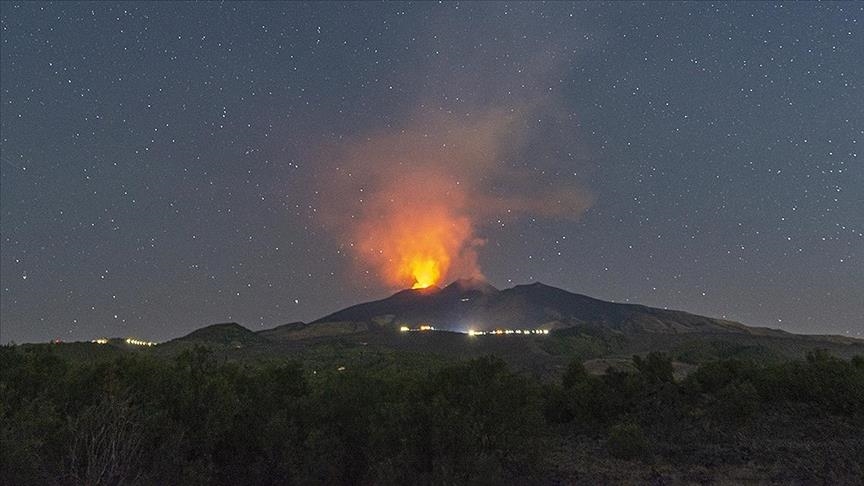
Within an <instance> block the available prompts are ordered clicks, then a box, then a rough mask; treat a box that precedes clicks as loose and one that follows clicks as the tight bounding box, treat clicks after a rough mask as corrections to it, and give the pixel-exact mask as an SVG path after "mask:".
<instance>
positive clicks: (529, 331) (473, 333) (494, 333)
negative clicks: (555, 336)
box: [468, 329, 549, 336]
mask: <svg viewBox="0 0 864 486" xmlns="http://www.w3.org/2000/svg"><path fill="white" fill-rule="evenodd" d="M502 334H522V335H523V336H524V335H526V334H539V335H546V334H549V329H495V330H494V331H475V330H474V329H469V330H468V335H469V336H500V335H502Z"/></svg>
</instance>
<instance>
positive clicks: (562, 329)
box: [151, 279, 864, 376]
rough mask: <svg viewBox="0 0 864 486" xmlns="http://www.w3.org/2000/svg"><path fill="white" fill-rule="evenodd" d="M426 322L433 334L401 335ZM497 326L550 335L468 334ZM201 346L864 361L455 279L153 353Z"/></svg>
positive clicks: (615, 306) (844, 341) (279, 351)
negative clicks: (818, 356) (822, 356)
mask: <svg viewBox="0 0 864 486" xmlns="http://www.w3.org/2000/svg"><path fill="white" fill-rule="evenodd" d="M424 325H425V326H431V327H434V328H435V331H436V332H401V330H402V329H403V328H408V329H415V330H416V329H419V328H420V326H424ZM498 329H502V330H506V329H511V330H522V331H524V330H526V329H528V330H535V329H544V330H548V331H549V333H548V334H543V335H541V336H538V335H536V334H535V333H529V335H526V334H525V333H524V332H523V333H522V334H521V335H517V334H516V333H515V332H514V333H513V334H506V333H505V334H506V335H503V336H498V335H496V336H477V335H476V334H477V333H475V335H474V336H470V335H467V334H466V333H468V331H469V330H474V331H491V330H498ZM439 331H440V332H439ZM199 345H204V346H207V347H209V348H211V349H213V350H215V351H217V352H219V353H221V354H222V355H224V357H225V358H226V359H246V358H251V359H271V358H278V357H285V356H291V357H293V358H295V359H301V360H304V361H309V362H311V363H316V364H315V366H324V367H326V366H330V365H332V366H335V367H336V368H338V367H340V366H343V365H346V364H347V363H355V364H356V363H360V362H368V363H378V365H384V364H387V363H390V364H392V363H394V361H393V360H396V359H398V360H401V359H406V358H405V356H414V357H415V358H412V359H417V360H420V361H422V360H424V359H427V358H428V357H430V356H437V357H439V358H442V357H443V358H444V359H447V360H452V359H457V360H458V359H467V358H472V357H479V356H485V355H489V354H494V355H496V356H499V357H502V358H504V359H505V360H506V361H508V362H509V363H510V364H511V365H512V366H514V369H517V370H526V371H530V372H531V373H536V374H538V375H541V376H553V375H555V374H556V373H560V372H562V370H564V369H565V368H566V366H567V363H569V362H570V361H571V360H572V359H573V357H574V356H575V357H579V358H580V359H583V360H584V359H593V360H595V361H597V360H600V361H597V363H599V364H596V367H597V368H598V369H600V370H601V371H602V370H603V369H606V367H607V366H609V364H610V363H612V362H614V360H618V361H621V362H628V363H629V359H630V357H631V356H632V355H633V354H639V353H646V352H650V351H664V352H668V353H671V354H672V355H673V356H675V357H676V359H680V360H682V361H684V362H688V363H695V362H703V361H709V360H712V359H721V358H741V359H767V360H770V359H777V358H790V357H798V358H800V357H803V356H804V354H805V353H806V352H808V351H812V350H815V349H825V350H829V351H830V352H831V353H833V354H835V355H837V356H846V357H849V356H853V355H856V354H864V341H861V340H859V339H852V338H847V337H842V336H806V335H798V334H791V333H788V332H785V331H780V330H776V329H767V328H758V327H749V326H745V325H743V324H740V323H737V322H732V321H727V320H723V319H714V318H710V317H704V316H698V315H694V314H690V313H687V312H683V311H676V310H666V309H657V308H652V307H647V306H643V305H635V304H620V303H615V302H607V301H603V300H599V299H595V298H592V297H588V296H585V295H580V294H575V293H571V292H567V291H565V290H562V289H559V288H555V287H550V286H548V285H544V284H541V283H533V284H530V285H517V286H515V287H513V288H509V289H504V290H499V289H496V288H495V287H493V286H492V285H490V284H488V283H487V282H485V281H482V280H477V279H474V280H457V281H455V282H453V283H451V284H450V285H448V286H446V287H444V288H438V287H429V288H425V289H416V290H402V291H400V292H397V293H395V294H393V295H391V296H389V297H387V298H385V299H382V300H376V301H372V302H366V303H362V304H358V305H354V306H351V307H348V308H346V309H343V310H340V311H338V312H335V313H333V314H330V315H327V316H325V317H322V318H320V319H317V320H315V321H313V322H311V323H303V322H292V323H290V324H284V325H281V326H277V327H275V328H272V329H265V330H261V331H258V332H253V331H250V330H248V329H246V328H244V327H242V326H241V325H239V324H234V323H229V324H218V325H214V326H209V327H205V328H203V329H199V330H198V331H195V332H193V333H191V334H189V335H187V336H184V337H181V338H178V339H174V340H172V341H169V342H167V343H163V344H160V345H159V346H155V347H153V348H152V351H151V352H153V353H155V354H159V355H165V356H171V355H176V354H177V353H180V352H182V351H183V350H186V349H190V348H192V347H195V346H199ZM406 353H407V354H406ZM609 360H613V361H609ZM325 363H326V366H325ZM368 363H367V364H368ZM334 369H335V368H334Z"/></svg>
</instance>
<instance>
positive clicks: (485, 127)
mask: <svg viewBox="0 0 864 486" xmlns="http://www.w3.org/2000/svg"><path fill="white" fill-rule="evenodd" d="M0 8H2V15H0V16H2V32H0V34H2V39H0V49H2V50H0V69H2V71H0V74H2V76H0V85H2V93H0V96H2V100H0V101H2V105H0V139H2V140H0V157H2V164H0V176H2V179H0V182H2V191H0V202H2V219H0V233H2V240H0V244H2V252H0V253H2V259H0V265H2V268H0V270H2V271H0V290H2V293H0V304H2V321H0V342H3V343H6V342H10V341H15V342H29V341H47V340H49V339H53V338H60V339H63V340H67V341H71V340H88V339H92V338H95V337H100V336H137V337H140V338H144V339H151V340H167V339H170V338H173V337H177V336H180V335H182V334H185V333H187V332H189V331H191V330H194V329H196V328H198V327H202V326H204V325H207V324H211V323H215V322H224V321H236V322H239V323H241V324H243V325H245V326H246V327H248V328H250V329H253V330H258V329H262V328H269V327H274V326H277V325H279V324H283V323H286V322H291V321H296V320H306V321H308V320H312V319H315V318H317V317H320V316H322V315H324V314H326V313H329V312H332V311H335V310H337V309H340V308H342V307H345V306H348V305H352V304H355V303H359V302H362V301H366V300H371V299H375V298H382V297H384V296H386V295H389V294H390V293H391V292H392V291H394V285H393V283H392V282H387V281H385V280H383V279H382V278H381V275H380V273H379V272H377V271H376V269H375V267H374V262H370V261H368V260H364V259H362V258H358V257H357V252H356V251H354V250H353V248H354V244H355V243H357V244H359V240H357V239H356V237H357V235H356V232H354V233H352V230H351V228H353V229H355V230H356V229H358V228H360V227H362V225H358V224H355V222H356V221H358V219H356V218H361V219H362V218H363V217H368V215H369V212H370V211H368V210H366V209H364V204H367V201H368V200H366V199H364V198H365V196H364V194H361V193H362V191H363V190H364V189H367V190H369V191H372V192H373V194H372V195H371V196H370V199H372V200H374V199H375V198H378V199H381V198H382V197H383V198H385V199H386V198H387V194H388V192H387V191H388V189H387V187H388V186H386V185H382V186H375V184H376V181H377V180H379V179H380V177H382V172H386V173H387V174H390V175H391V179H392V180H395V181H397V182H398V181H399V180H401V179H402V178H405V177H409V178H410V177H411V174H412V173H416V169H417V167H418V165H416V164H419V162H416V160H415V159H418V160H419V159H422V167H423V171H424V172H423V173H424V174H425V173H426V171H432V172H435V171H436V170H437V169H436V168H438V169H440V171H439V173H443V175H442V177H444V178H445V179H444V180H443V182H442V181H438V180H436V179H435V177H437V176H434V177H432V178H431V179H424V180H426V181H429V183H428V184H427V186H429V187H436V188H439V189H440V188H441V187H442V186H447V185H448V184H451V183H452V184H461V186H460V187H463V188H467V189H460V192H458V195H459V198H451V197H450V196H452V194H451V193H450V192H449V191H450V190H449V189H447V190H444V192H435V191H433V192H432V193H429V194H428V195H427V196H428V197H426V199H423V197H421V198H420V199H419V200H428V201H442V200H448V201H449V200H451V199H458V200H459V201H460V205H459V207H458V208H457V210H458V212H459V215H460V217H462V218H464V222H465V224H466V226H465V227H466V228H467V229H466V233H465V236H466V238H468V239H469V240H470V241H468V243H467V245H468V247H470V248H469V250H470V252H469V253H470V255H469V256H470V260H471V261H470V262H469V263H462V264H460V266H459V267H458V268H454V269H453V270H452V271H451V272H450V274H449V275H451V276H459V269H460V268H467V267H468V266H471V267H472V268H475V267H476V269H477V271H478V272H481V273H482V275H484V276H485V277H486V278H487V279H488V280H489V281H490V282H491V283H492V284H494V285H496V286H498V287H500V288H504V287H510V286H512V285H516V284H522V283H530V282H532V281H541V282H543V283H546V284H549V285H554V286H558V287H562V288H565V289H567V290H570V291H573V292H577V293H583V294H587V295H590V296H593V297H597V298H601V299H606V300H613V301H616V302H634V303H642V304H646V305H651V306H656V307H668V308H676V309H683V310H687V311H690V312H693V313H698V314H704V315H708V316H716V317H725V318H728V319H733V320H738V321H740V322H743V323H745V324H749V325H756V326H770V327H775V328H781V329H785V330H788V331H792V332H801V333H832V334H844V335H850V336H859V337H860V336H862V335H864V317H862V316H864V234H862V233H864V167H862V159H864V157H862V155H861V152H862V144H864V89H862V79H864V60H862V59H864V5H862V4H860V3H829V4H815V3H796V4H771V3H761V2H760V3H731V4H726V3H707V2H698V3H686V4H682V3H676V4H668V3H659V2H648V3H646V4H636V3H611V4H595V3H553V4H544V3H536V2H531V3H523V4H519V3H482V4H480V3H443V4H441V3H432V2H423V3H416V4H403V3H384V4H381V3H366V2H363V3H326V4H304V3H275V2H274V3H245V2H244V3H216V2H213V3H204V4H190V3H108V2H96V3H70V2H58V3H36V2H26V3H11V2H3V3H2V4H0ZM502 120H503V121H502ZM484 137H485V138H484ZM448 144H449V145H448ZM430 147H431V148H430ZM441 147H445V148H444V149H442V148H441ZM403 149H404V150H403ZM439 149H440V150H439ZM358 154H359V155H358ZM403 154H404V157H405V158H406V159H411V160H409V161H402V160H401V159H399V158H400V157H402V156H403ZM376 157H378V158H376ZM396 159H399V160H396ZM444 159H446V160H444ZM478 160H480V162H477V161H478ZM439 161H440V165H436V164H438V163H439ZM403 162H404V163H403ZM376 164H377V165H376ZM376 167H377V168H376ZM382 168H383V169H382ZM391 169H393V170H391ZM376 177H378V178H379V179H376ZM346 178H348V180H349V182H351V183H346ZM357 181H359V182H357ZM422 186H423V185H422V184H420V185H417V186H410V185H409V186H406V187H410V188H411V191H410V192H412V193H416V192H417V191H419V192H421V193H422V192H423V187H422ZM453 187H454V188H455V185H454V186H453ZM370 188H371V189H370ZM405 192H406V191H405V190H403V191H402V192H401V193H398V197H397V196H391V197H390V199H394V198H397V199H399V200H398V201H397V203H398V204H399V205H400V207H411V205H412V201H413V200H414V199H413V197H411V196H410V195H406V194H404V193H405ZM550 194H552V195H554V197H550ZM421 196H422V195H421ZM391 202H392V201H391ZM442 214H445V215H446V211H445V212H444V213H442ZM364 215H366V216H364ZM373 233H374V231H373ZM460 261H461V260H460Z"/></svg>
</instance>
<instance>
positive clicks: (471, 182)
mask: <svg viewBox="0 0 864 486" xmlns="http://www.w3.org/2000/svg"><path fill="white" fill-rule="evenodd" d="M521 120H523V117H520V116H517V115H514V114H512V113H502V112H498V111H489V112H485V113H478V114H474V115H472V116H471V117H465V118H455V117H453V116H443V115H430V114H426V115H421V116H418V118H417V120H415V121H414V122H413V123H408V124H407V125H406V126H405V127H403V128H401V129H396V130H394V129H388V130H383V131H378V132H375V131H373V132H369V133H365V134H360V135H358V136H357V137H354V138H352V139H346V140H340V141H339V142H338V143H336V144H335V145H334V146H333V147H331V148H330V149H324V150H323V154H324V155H323V159H324V162H322V163H323V164H332V165H331V167H332V169H331V170H329V171H326V172H325V171H322V174H326V175H324V176H322V177H324V180H322V181H321V184H320V186H319V187H320V188H321V190H320V191H319V192H318V194H319V201H320V208H321V212H320V213H319V214H320V216H321V218H322V223H323V224H324V226H325V227H327V228H328V230H330V231H331V232H332V233H333V234H335V235H337V236H338V238H339V241H340V251H341V250H344V251H345V254H346V255H348V256H351V257H353V263H354V264H355V269H356V270H358V272H359V273H358V276H359V277H360V278H364V279H365V278H369V277H371V278H374V279H375V280H376V281H377V283H378V284H379V285H381V286H383V287H386V288H389V289H404V288H408V287H411V288H415V289H422V288H427V287H431V286H435V285H439V284H442V283H445V282H448V281H450V280H453V279H457V278H483V274H482V272H481V271H480V266H479V265H478V257H477V252H478V250H479V248H480V247H481V246H483V244H484V242H485V240H484V239H482V238H479V237H478V236H477V234H478V233H480V232H481V231H482V229H483V226H484V224H488V222H489V221H496V220H497V221H501V220H502V218H518V217H520V216H522V215H531V216H532V217H546V218H568V219H569V218H578V217H579V215H581V214H582V212H584V210H585V209H586V208H587V207H589V206H590V204H591V197H590V195H588V194H587V193H586V192H585V191H583V190H582V189H581V187H578V186H576V185H574V184H573V183H572V182H569V181H561V180H558V181H556V180H551V179H548V178H544V177H542V176H540V175H538V174H537V173H533V172H530V171H526V170H519V169H517V168H514V167H513V166H512V165H508V164H506V163H503V162H502V160H506V159H507V158H508V157H514V156H517V155H515V154H520V153H521V152H520V150H521V148H522V147H523V142H524V138H525V137H527V135H526V134H525V133H524V132H525V130H524V129H523V128H521V125H520V122H521ZM525 156H528V155H525Z"/></svg>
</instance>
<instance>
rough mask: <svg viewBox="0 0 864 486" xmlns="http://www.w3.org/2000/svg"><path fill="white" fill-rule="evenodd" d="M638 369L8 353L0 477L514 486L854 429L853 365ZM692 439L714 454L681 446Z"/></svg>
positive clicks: (860, 377) (815, 360) (862, 388)
mask: <svg viewBox="0 0 864 486" xmlns="http://www.w3.org/2000/svg"><path fill="white" fill-rule="evenodd" d="M634 365H635V370H636V371H635V372H621V371H613V370H609V371H608V372H607V373H606V374H603V375H591V374H589V373H588V372H586V370H585V368H584V366H583V365H582V363H581V362H578V361H574V362H573V363H572V364H571V365H570V367H569V368H568V369H567V371H566V372H565V374H564V375H563V377H562V380H561V382H560V384H559V383H545V384H541V383H538V382H535V381H533V380H531V379H529V378H527V377H525V376H523V375H518V374H515V373H512V372H511V371H510V370H508V368H507V366H506V364H505V363H504V362H503V361H501V360H499V359H497V358H494V357H487V358H481V359H477V360H474V361H468V362H462V363H457V364H453V365H450V366H446V367H443V368H440V369H434V370H428V371H425V372H424V371H422V370H414V371H415V372H413V373H406V372H399V371H394V370H386V369H385V370H380V369H378V370H369V369H363V368H361V369H351V368H349V369H344V370H338V371H337V370H332V371H330V372H324V371H321V372H318V371H315V372H313V371H311V370H308V369H304V367H303V366H301V365H300V364H298V363H293V362H270V363H259V364H256V365H248V364H247V365H242V366H241V365H238V364H234V363H226V362H219V361H218V360H217V359H216V358H215V357H214V355H213V354H212V353H211V352H210V351H209V350H207V349H206V348H200V347H199V348H194V349H192V350H188V351H186V352H184V353H183V354H182V355H180V356H179V357H177V358H176V359H173V360H162V359H157V358H152V357H147V356H143V355H129V356H123V357H121V358H112V359H111V360H105V361H98V362H90V361H84V362H81V361H68V360H66V359H61V358H58V357H57V356H55V355H54V354H52V353H51V352H50V351H48V350H46V349H45V348H32V349H26V350H22V349H21V348H19V347H14V346H7V347H3V348H0V419H2V422H0V483H2V484H130V483H142V484H151V483H159V484H317V483H328V484H332V483H351V484H357V483H361V484H362V483H375V484H379V483H414V484H416V483H419V484H440V483H448V484H478V483H490V484H501V483H505V482H512V481H518V482H522V483H525V482H534V481H536V480H538V478H547V479H548V478H550V477H552V476H555V475H556V474H558V473H556V472H555V471H556V465H555V464H551V463H550V462H549V460H547V459H546V457H547V456H548V452H549V451H550V450H551V449H553V448H555V447H559V446H560V445H561V444H562V443H567V442H568V441H569V442H570V443H573V444H577V445H578V444H580V443H582V442H580V441H583V442H585V441H589V442H590V441H592V440H593V441H599V442H598V443H600V444H603V445H604V447H602V448H601V449H602V451H605V452H602V453H603V454H608V455H609V456H611V457H614V458H617V459H620V460H628V461H635V463H639V462H640V461H656V460H662V461H668V462H670V463H687V461H691V462H692V461H696V462H699V463H705V464H708V463H711V462H712V461H715V462H716V463H719V464H734V463H735V461H738V462H739V463H740V462H742V461H743V460H744V459H741V458H739V457H737V456H734V455H733V454H732V453H727V452H724V451H725V450H727V449H728V450H731V451H740V448H736V447H733V445H734V442H733V441H734V440H735V437H736V434H739V435H740V434H744V433H750V432H749V431H750V430H751V429H754V430H757V432H758V427H757V426H759V425H761V424H759V423H756V421H755V420H754V417H756V416H759V417H763V418H765V417H767V418H770V419H771V420H775V421H780V422H781V423H786V422H790V421H796V420H799V419H800V416H801V415H804V416H807V417H808V420H811V421H819V420H821V421H823V422H825V423H829V424H831V423H840V424H849V427H850V428H851V430H856V427H859V428H858V429H857V430H860V425H861V424H862V423H864V417H862V414H864V360H862V359H861V358H860V357H856V358H855V359H853V360H852V361H844V360H840V359H837V358H833V357H831V356H829V355H827V354H824V353H812V354H810V355H808V357H807V359H806V360H802V361H792V362H785V363H778V364H771V365H756V364H752V363H748V362H744V361H718V362H713V363H709V364H706V365H703V366H702V367H700V368H699V369H698V370H696V371H695V372H693V373H692V374H691V375H690V376H689V377H687V378H686V379H685V380H683V381H680V382H678V381H676V380H675V379H674V378H673V374H672V371H673V367H672V363H671V361H670V358H669V357H668V356H666V355H663V354H649V355H647V356H645V357H638V358H634ZM796 414H798V415H796ZM814 417H815V418H814ZM832 417H834V418H832ZM838 417H839V418H838ZM835 418H836V419H835ZM820 423H821V422H820ZM748 427H749V428H748ZM790 427H792V428H794V423H793V424H791V425H790ZM839 430H846V429H843V428H842V427H840V428H839ZM754 433H756V432H754ZM574 441H575V442H574ZM704 443H711V444H715V445H713V446H712V447H715V448H719V449H710V452H705V453H704V454H702V455H700V454H701V453H700V454H697V453H694V450H697V449H698V450H702V451H703V452H704V451H705V450H706V449H705V448H704V447H702V448H701V449H699V448H698V447H697V445H698V444H704ZM851 443H852V444H853V447H856V446H854V444H856V443H855V442H854V441H853V442H851ZM723 444H733V445H730V446H729V447H728V448H726V449H724V447H725V446H724V445H723ZM851 453H853V454H854V453H857V450H853V451H852V452H851ZM738 454H740V452H738ZM827 460H828V459H826V461H827ZM832 460H834V461H835V463H832V464H833V465H832V467H831V468H827V469H825V470H826V471H829V472H830V473H831V474H833V475H830V474H828V472H826V473H825V474H826V475H824V476H818V474H816V473H813V471H812V468H810V466H809V465H805V466H806V467H808V468H810V469H806V471H807V474H816V476H815V477H816V479H820V478H821V479H822V480H825V481H829V482H837V481H838V480H839V482H843V481H842V480H843V478H844V477H845V476H844V475H845V474H848V475H854V474H857V473H859V472H861V470H860V469H855V467H856V466H855V465H854V464H851V465H850V464H847V463H842V464H841V463H838V462H837V459H836V458H834V459H832ZM825 464H828V463H827V462H825ZM838 464H839V466H838ZM805 466H801V468H804V467H805ZM794 468H795V466H794V465H793V466H792V467H791V469H789V470H791V471H793V472H794V470H795V469H794ZM844 468H845V469H844ZM838 471H839V472H838ZM787 472H788V471H787ZM784 474H785V473H784ZM787 479H788V478H787ZM792 479H794V478H792Z"/></svg>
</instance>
